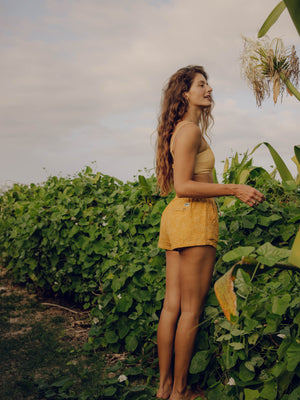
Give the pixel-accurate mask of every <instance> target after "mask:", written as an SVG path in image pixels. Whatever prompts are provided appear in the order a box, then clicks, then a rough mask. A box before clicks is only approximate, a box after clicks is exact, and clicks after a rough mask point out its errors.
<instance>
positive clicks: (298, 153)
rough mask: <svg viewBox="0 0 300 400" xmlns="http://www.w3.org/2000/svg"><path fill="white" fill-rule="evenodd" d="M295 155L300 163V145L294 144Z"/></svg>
mask: <svg viewBox="0 0 300 400" xmlns="http://www.w3.org/2000/svg"><path fill="white" fill-rule="evenodd" d="M294 151H295V156H296V158H297V160H298V163H299V164H300V145H298V146H294Z"/></svg>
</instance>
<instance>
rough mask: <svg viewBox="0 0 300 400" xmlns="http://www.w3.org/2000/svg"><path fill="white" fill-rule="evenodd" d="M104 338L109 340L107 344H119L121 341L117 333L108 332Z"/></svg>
mask: <svg viewBox="0 0 300 400" xmlns="http://www.w3.org/2000/svg"><path fill="white" fill-rule="evenodd" d="M104 337H105V339H106V340H107V343H117V342H118V340H119V336H118V335H117V334H116V332H115V331H106V332H105V335H104Z"/></svg>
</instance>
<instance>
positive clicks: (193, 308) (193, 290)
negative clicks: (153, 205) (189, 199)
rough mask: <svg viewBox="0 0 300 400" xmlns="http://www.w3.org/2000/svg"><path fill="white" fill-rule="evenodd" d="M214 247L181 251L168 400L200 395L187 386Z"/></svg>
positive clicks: (209, 278) (208, 282) (189, 399)
mask: <svg viewBox="0 0 300 400" xmlns="http://www.w3.org/2000/svg"><path fill="white" fill-rule="evenodd" d="M215 254H216V250H215V248H213V247H212V246H199V247H189V248H185V249H182V250H181V251H180V273H179V282H180V299H181V315H180V318H179V321H178V325H177V330H176V337H175V368H174V384H173V389H172V393H171V397H170V400H193V399H196V398H197V397H198V396H199V394H198V395H197V394H196V393H192V392H191V391H190V390H188V389H187V376H188V370H189V365H190V361H191V358H192V354H193V348H194V343H195V338H196V334H197V326H198V323H199V318H200V316H201V313H202V311H203V308H204V302H205V298H206V295H207V292H208V290H209V286H210V283H211V278H212V273H213V268H214V263H215Z"/></svg>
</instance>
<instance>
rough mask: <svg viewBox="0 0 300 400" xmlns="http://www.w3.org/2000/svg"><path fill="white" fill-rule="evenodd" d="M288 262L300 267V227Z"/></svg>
mask: <svg viewBox="0 0 300 400" xmlns="http://www.w3.org/2000/svg"><path fill="white" fill-rule="evenodd" d="M288 262H289V263H290V264H293V265H296V266H297V267H299V268H300V229H299V231H298V233H297V235H296V238H295V241H294V243H293V246H292V251H291V254H290V256H289V259H288Z"/></svg>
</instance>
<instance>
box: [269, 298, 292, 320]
mask: <svg viewBox="0 0 300 400" xmlns="http://www.w3.org/2000/svg"><path fill="white" fill-rule="evenodd" d="M272 300H273V304H272V313H273V314H278V315H282V314H284V313H285V312H286V310H287V308H288V307H289V305H290V302H291V295H290V294H289V293H285V294H284V295H282V296H275V297H273V299H272Z"/></svg>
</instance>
